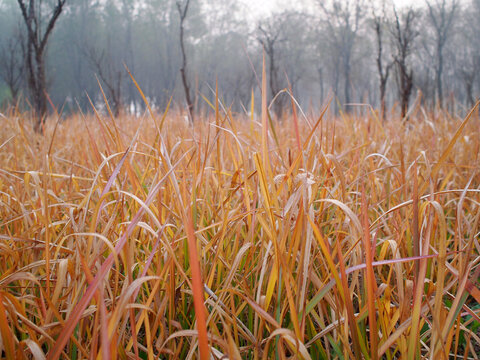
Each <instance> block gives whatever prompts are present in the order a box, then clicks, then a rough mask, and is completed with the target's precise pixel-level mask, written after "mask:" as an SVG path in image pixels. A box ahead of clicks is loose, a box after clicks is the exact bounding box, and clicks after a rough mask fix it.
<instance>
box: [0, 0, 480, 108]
mask: <svg viewBox="0 0 480 360" xmlns="http://www.w3.org/2000/svg"><path fill="white" fill-rule="evenodd" d="M24 3H25V4H26V5H25V6H26V7H28V8H26V9H25V11H32V12H33V14H32V15H30V13H27V14H25V15H26V16H27V18H28V16H33V17H34V22H33V23H32V24H35V25H34V26H35V27H36V28H35V29H32V31H35V34H33V36H35V37H36V38H37V39H39V42H41V40H45V44H44V45H45V46H44V48H43V49H41V51H42V52H41V54H38V53H36V52H35V50H34V49H33V48H34V47H36V45H34V44H33V43H32V39H30V37H29V36H30V35H29V33H28V28H27V27H26V26H25V22H26V21H27V20H26V19H27V18H25V17H24V16H22V11H21V7H20V6H19V4H18V2H17V1H14V0H3V1H1V2H0V34H1V36H0V49H1V51H0V64H1V67H0V79H1V82H0V101H1V103H2V104H3V105H4V106H5V105H6V104H12V103H13V104H18V105H19V106H20V107H21V108H22V109H31V108H33V110H37V111H40V112H42V114H43V113H45V111H47V110H48V111H51V110H52V108H51V106H50V104H48V105H47V103H49V101H47V100H44V101H43V103H44V104H37V103H38V100H37V101H35V99H34V97H35V96H38V97H43V96H44V93H47V94H48V96H49V97H50V101H51V102H52V104H53V106H55V107H57V108H63V109H64V110H65V111H67V112H74V111H78V110H79V109H81V111H91V105H90V101H89V99H88V97H90V99H91V100H92V101H93V103H94V104H97V103H98V102H99V101H100V102H101V101H103V96H102V94H101V89H100V86H101V87H102V88H103V90H104V92H105V95H106V97H107V99H108V101H109V102H110V105H111V107H112V109H113V111H114V113H116V114H118V113H120V112H122V111H123V112H127V113H134V114H139V113H142V112H143V110H144V108H145V104H144V102H143V101H142V99H141V97H140V95H139V94H138V91H137V90H136V89H135V85H134V84H133V82H132V80H131V79H130V77H129V75H128V73H127V71H126V67H127V68H128V69H129V70H130V71H131V73H132V74H133V76H134V78H135V79H136V81H137V82H138V84H139V85H140V87H141V89H142V91H143V92H144V94H145V96H146V97H147V98H148V99H149V102H150V105H151V106H154V107H155V108H158V109H163V108H165V106H166V104H167V103H168V102H169V99H170V97H171V96H173V102H174V104H175V106H176V107H178V108H187V109H189V110H191V111H190V113H191V115H192V116H194V115H195V114H197V113H198V114H202V113H204V112H205V111H208V104H207V103H206V102H205V101H204V99H203V97H206V98H207V99H209V100H211V99H212V97H213V96H214V89H215V86H216V83H217V81H218V88H219V91H220V94H221V98H222V101H224V103H225V104H226V105H228V106H229V107H231V109H232V110H233V111H235V112H238V113H241V112H244V111H245V109H249V105H250V102H251V92H252V90H254V91H255V92H256V94H257V95H258V89H259V77H260V75H261V68H262V56H263V54H264V55H265V57H266V67H267V74H268V77H269V79H268V96H269V100H270V99H272V98H273V97H274V96H275V95H278V97H277V99H276V101H275V102H274V104H272V110H273V113H274V114H275V115H276V116H281V115H282V112H283V110H284V109H285V108H286V107H288V105H287V104H289V101H288V100H289V96H288V95H287V94H282V91H292V93H293V95H294V96H295V99H296V100H297V101H298V103H299V104H300V105H301V106H302V107H303V108H304V109H308V108H309V107H313V108H315V109H318V108H320V107H321V106H322V105H324V104H325V103H326V102H327V101H331V100H332V97H333V98H335V101H334V106H335V107H336V111H337V113H338V111H340V109H342V110H343V111H345V112H350V111H354V110H355V109H354V107H353V106H352V105H349V104H369V105H371V106H373V107H375V108H380V107H381V104H382V102H384V106H385V109H387V110H390V109H391V108H392V107H394V106H395V107H396V110H397V111H402V109H403V110H404V111H405V110H406V109H407V108H408V106H409V105H411V104H412V102H413V101H414V100H418V101H420V102H421V104H422V105H423V106H425V107H426V108H435V107H440V108H442V107H446V108H447V109H449V110H451V111H453V112H456V111H461V110H463V111H465V110H466V109H468V108H469V107H471V106H472V105H473V103H474V101H475V99H476V96H478V93H479V91H480V77H479V76H477V73H478V71H479V69H480V44H479V42H478V36H479V34H480V22H479V21H478V19H479V18H480V2H479V1H478V0H473V1H470V0H464V1H459V0H456V1H453V0H448V1H446V0H441V1H440V0H428V1H425V2H423V3H422V4H421V6H418V4H416V7H407V6H405V5H404V6H402V5H401V4H400V5H399V4H397V5H396V6H395V4H393V3H392V2H388V1H385V2H383V3H382V2H369V1H360V0H348V1H331V2H329V1H320V0H318V1H314V0H312V1H311V2H308V1H304V2H303V3H304V4H302V2H299V4H293V5H290V6H289V7H287V6H283V7H279V9H280V10H275V9H272V12H271V13H270V14H268V15H265V16H257V17H255V16H254V15H253V14H251V13H249V12H248V11H247V9H248V7H247V6H246V5H245V4H243V3H241V2H238V1H229V0H209V1H203V0H191V1H186V0H183V1H176V2H175V1H168V0H163V1H162V0H149V1H147V0H145V1H142V0H103V1H102V0H76V1H66V2H65V1H61V2H57V1H47V0H44V1H33V2H28V1H24ZM60 4H61V6H60ZM302 5H303V6H302ZM30 7H32V9H30ZM56 7H59V9H56ZM57 10H58V11H59V12H61V14H58V15H59V16H58V17H55V15H56V14H55V11H57ZM52 19H53V20H54V21H52ZM51 22H52V23H53V24H51ZM49 25H52V27H53V29H52V31H51V32H48V34H47V29H48V26H49ZM48 30H50V29H48ZM45 35H47V36H45ZM42 46H43V44H42ZM40 58H41V62H42V64H41V66H42V70H41V71H43V72H44V75H42V76H43V77H44V79H43V81H42V82H43V84H41V85H40V84H35V81H34V82H33V83H32V81H31V73H30V71H31V70H30V67H32V68H35V67H36V66H38V64H37V63H36V61H38V60H39V59H40ZM26 59H27V60H28V61H26ZM36 71H37V70H34V72H35V73H34V74H33V76H34V78H35V77H38V76H39V75H40V74H36ZM39 86H40V87H41V88H42V89H40V88H39ZM36 92H40V94H38V95H34V94H35V93H36ZM40 102H42V101H40Z"/></svg>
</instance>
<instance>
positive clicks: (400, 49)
mask: <svg viewBox="0 0 480 360" xmlns="http://www.w3.org/2000/svg"><path fill="white" fill-rule="evenodd" d="M394 15H395V20H394V23H393V26H392V27H391V29H390V30H391V34H392V39H393V45H394V47H395V55H394V61H395V70H396V75H397V76H396V78H397V79H396V80H397V87H398V92H399V96H400V106H401V114H402V118H403V117H405V115H406V114H407V110H408V103H409V101H410V96H411V94H412V89H413V69H412V68H411V66H410V65H409V61H408V59H409V57H410V54H411V52H412V46H413V42H414V40H415V38H416V37H417V35H418V31H417V30H416V29H415V20H416V19H417V17H418V15H417V13H416V12H415V11H414V10H413V9H412V8H409V9H407V10H406V11H405V12H404V13H403V14H402V16H399V14H398V12H397V10H396V9H395V8H394ZM400 17H401V19H400Z"/></svg>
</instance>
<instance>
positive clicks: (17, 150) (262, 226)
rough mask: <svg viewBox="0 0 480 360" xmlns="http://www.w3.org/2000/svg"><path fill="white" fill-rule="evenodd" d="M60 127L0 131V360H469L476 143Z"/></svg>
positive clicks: (432, 125)
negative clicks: (39, 131)
mask: <svg viewBox="0 0 480 360" xmlns="http://www.w3.org/2000/svg"><path fill="white" fill-rule="evenodd" d="M265 101H266V99H264V104H263V106H262V107H263V113H262V116H261V118H260V119H256V118H255V116H252V117H251V118H244V117H242V116H233V115H232V114H231V113H230V112H229V111H227V110H222V109H223V108H222V107H221V104H220V103H219V101H218V96H217V98H216V102H215V103H213V104H211V106H212V114H213V115H212V116H211V117H205V118H203V119H201V120H200V121H198V122H197V123H196V124H195V125H194V126H193V127H191V126H189V124H186V123H185V122H184V121H183V118H182V117H181V116H180V114H177V113H175V112H171V113H169V114H155V113H153V112H151V113H150V114H149V115H145V117H143V118H141V119H136V118H130V117H128V116H122V117H120V118H116V119H114V118H113V117H109V116H107V117H104V116H101V115H99V114H98V113H97V114H94V115H86V116H85V115H81V114H79V115H76V116H71V117H69V118H68V119H66V120H64V121H62V122H57V123H55V121H54V119H52V120H51V121H49V122H48V123H47V127H46V129H45V130H46V135H45V136H40V135H37V134H35V133H34V132H33V130H32V128H31V126H30V121H29V119H28V116H26V115H21V114H16V113H10V114H7V115H5V116H4V117H2V119H0V120H1V122H2V128H3V131H2V132H0V254H1V262H0V334H1V337H0V338H1V342H0V349H1V350H0V355H1V356H2V357H5V358H7V359H17V358H18V359H21V358H35V359H44V358H45V357H47V358H49V359H54V358H58V357H61V358H66V359H87V358H88V359H91V358H104V359H105V358H121V359H130V358H145V359H158V358H162V359H163V358H171V359H173V358H192V359H193V358H202V359H208V358H211V357H213V358H215V359H220V358H225V357H228V358H230V359H270V358H276V359H287V358H292V357H295V358H303V359H360V358H362V357H363V358H366V359H380V358H381V359H399V358H408V359H418V358H425V359H454V358H456V359H467V358H468V359H477V358H478V357H479V355H478V354H479V351H480V335H479V329H480V319H479V316H480V306H479V301H480V291H479V283H478V277H479V273H480V266H479V263H480V256H479V254H480V244H479V235H480V234H479V232H480V226H479V222H480V171H479V170H480V159H479V154H480V131H479V129H480V126H479V117H478V113H477V111H476V110H475V111H472V113H470V114H469V115H468V116H467V117H466V118H465V119H459V118H457V117H455V116H452V115H449V114H446V113H445V114H441V115H438V116H433V115H430V114H426V113H421V112H419V113H418V114H414V115H413V116H412V118H411V119H410V120H409V121H408V122H402V121H401V120H400V119H392V120H390V121H388V122H387V123H385V124H382V123H381V122H379V120H378V118H377V117H376V116H375V114H373V113H371V114H366V115H364V116H362V117H355V116H342V117H339V118H336V119H333V118H332V117H331V116H329V115H328V112H327V115H323V114H322V116H320V117H317V118H314V117H308V118H307V117H305V116H304V115H302V114H301V113H300V112H299V113H297V112H296V111H295V112H294V114H293V115H292V117H291V118H287V119H286V120H284V121H283V122H272V121H269V119H268V113H267V112H266V110H265V109H266V105H265Z"/></svg>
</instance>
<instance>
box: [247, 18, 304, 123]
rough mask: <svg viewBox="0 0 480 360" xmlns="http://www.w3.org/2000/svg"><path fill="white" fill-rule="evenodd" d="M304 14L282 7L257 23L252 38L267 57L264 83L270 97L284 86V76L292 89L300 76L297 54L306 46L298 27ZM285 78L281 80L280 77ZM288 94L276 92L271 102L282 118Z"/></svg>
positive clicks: (301, 70)
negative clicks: (277, 12) (280, 11)
mask: <svg viewBox="0 0 480 360" xmlns="http://www.w3.org/2000/svg"><path fill="white" fill-rule="evenodd" d="M305 19H306V18H305V15H304V14H301V13H299V12H296V11H291V10H288V11H284V12H282V13H279V14H272V15H271V16H270V17H268V18H266V19H263V20H262V21H260V22H259V23H258V25H257V31H256V40H257V41H258V43H259V44H260V45H262V48H263V50H264V51H265V55H266V57H267V61H268V67H267V69H268V85H269V90H270V98H274V97H276V96H277V95H278V94H279V93H280V92H281V91H282V89H284V88H286V87H287V84H286V82H287V81H286V78H287V77H288V82H289V83H290V85H291V87H292V89H294V88H295V85H296V83H297V82H298V81H299V80H300V78H301V77H302V72H303V69H302V66H301V62H302V60H301V57H302V56H304V54H303V52H302V51H301V50H300V49H299V48H296V46H298V47H300V48H301V49H302V50H304V52H305V50H306V46H304V45H305V44H306V41H305V39H304V37H303V36H302V34H298V28H300V27H301V26H302V24H304V22H305ZM282 79H285V81H282ZM287 100H288V98H287V97H285V96H279V97H277V98H276V99H275V102H274V103H273V112H274V113H275V116H276V117H277V118H278V119H281V118H282V114H283V110H284V109H285V105H286V102H287Z"/></svg>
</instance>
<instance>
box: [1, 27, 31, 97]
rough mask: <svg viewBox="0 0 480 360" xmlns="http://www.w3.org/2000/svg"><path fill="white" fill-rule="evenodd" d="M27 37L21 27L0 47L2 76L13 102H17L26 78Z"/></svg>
mask: <svg viewBox="0 0 480 360" xmlns="http://www.w3.org/2000/svg"><path fill="white" fill-rule="evenodd" d="M24 58H25V39H24V36H23V33H22V31H21V30H20V29H17V31H15V33H14V34H13V35H12V37H10V39H9V40H8V42H7V43H6V44H4V45H3V46H2V47H1V48H0V78H1V79H3V81H4V82H5V84H7V87H8V89H9V90H10V95H11V97H12V102H13V103H14V104H16V103H17V100H18V95H19V92H20V88H21V85H22V82H23V80H24V75H25V74H24V70H25V61H24Z"/></svg>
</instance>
